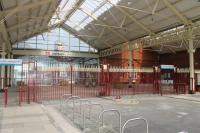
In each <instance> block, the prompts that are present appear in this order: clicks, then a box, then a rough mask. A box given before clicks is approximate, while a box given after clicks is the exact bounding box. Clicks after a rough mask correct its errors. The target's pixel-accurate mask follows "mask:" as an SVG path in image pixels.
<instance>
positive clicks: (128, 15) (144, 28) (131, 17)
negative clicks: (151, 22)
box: [107, 0, 155, 35]
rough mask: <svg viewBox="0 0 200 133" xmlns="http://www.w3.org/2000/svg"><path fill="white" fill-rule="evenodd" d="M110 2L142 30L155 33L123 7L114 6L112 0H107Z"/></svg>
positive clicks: (150, 33)
mask: <svg viewBox="0 0 200 133" xmlns="http://www.w3.org/2000/svg"><path fill="white" fill-rule="evenodd" d="M107 1H108V2H109V3H110V4H112V5H113V6H114V7H115V8H117V9H118V10H119V11H120V12H121V13H123V14H124V15H125V16H127V17H128V18H129V19H131V20H132V21H133V22H135V23H136V24H137V25H138V26H139V27H141V28H142V29H143V30H145V31H146V32H148V33H149V35H155V33H154V32H153V31H151V30H150V29H149V28H147V27H146V26H145V25H143V24H142V23H141V22H139V21H138V20H137V19H136V18H135V17H133V16H131V15H130V14H129V13H127V12H126V11H125V10H124V9H122V8H121V7H119V6H116V5H115V4H113V2H112V0H107Z"/></svg>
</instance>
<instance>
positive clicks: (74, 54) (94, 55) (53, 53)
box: [12, 49, 99, 58]
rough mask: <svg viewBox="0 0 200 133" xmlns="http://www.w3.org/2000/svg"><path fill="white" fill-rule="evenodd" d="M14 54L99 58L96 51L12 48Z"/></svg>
mask: <svg viewBox="0 0 200 133" xmlns="http://www.w3.org/2000/svg"><path fill="white" fill-rule="evenodd" d="M12 54H14V55H28V56H30V55H33V56H65V57H83V58H99V55H98V54H97V53H86V52H61V51H49V50H27V49H26V50H12Z"/></svg>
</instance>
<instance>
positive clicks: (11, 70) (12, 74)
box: [10, 53, 14, 86]
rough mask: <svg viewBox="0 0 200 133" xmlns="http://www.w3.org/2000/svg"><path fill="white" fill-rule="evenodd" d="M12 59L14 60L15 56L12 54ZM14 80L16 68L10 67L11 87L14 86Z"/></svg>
mask: <svg viewBox="0 0 200 133" xmlns="http://www.w3.org/2000/svg"><path fill="white" fill-rule="evenodd" d="M10 58H11V59H13V58H14V55H13V54H12V53H11V55H10ZM13 79H14V66H11V67H10V86H12V84H13Z"/></svg>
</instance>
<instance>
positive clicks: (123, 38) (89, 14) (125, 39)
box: [80, 9, 129, 42]
mask: <svg viewBox="0 0 200 133" xmlns="http://www.w3.org/2000/svg"><path fill="white" fill-rule="evenodd" d="M80 10H81V11H83V12H84V13H85V14H87V15H88V16H90V17H91V18H92V19H94V20H96V21H98V22H99V23H101V24H103V25H107V24H105V23H104V22H103V21H101V20H99V19H97V18H95V17H94V16H93V15H92V14H91V13H89V12H87V11H85V10H83V9H80ZM106 28H107V29H108V30H109V31H111V32H113V33H114V34H115V35H117V36H118V37H120V38H121V39H122V40H123V41H125V42H128V41H129V40H128V39H127V38H126V37H125V36H123V35H121V34H120V33H118V32H117V31H115V30H113V29H112V28H111V27H106Z"/></svg>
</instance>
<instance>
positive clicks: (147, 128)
mask: <svg viewBox="0 0 200 133" xmlns="http://www.w3.org/2000/svg"><path fill="white" fill-rule="evenodd" d="M139 120H142V121H144V122H145V125H146V133H149V124H148V121H147V120H146V119H144V118H133V119H129V120H127V121H126V122H125V123H124V125H123V127H122V133H124V130H125V127H126V125H127V124H128V123H130V122H132V121H139Z"/></svg>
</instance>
